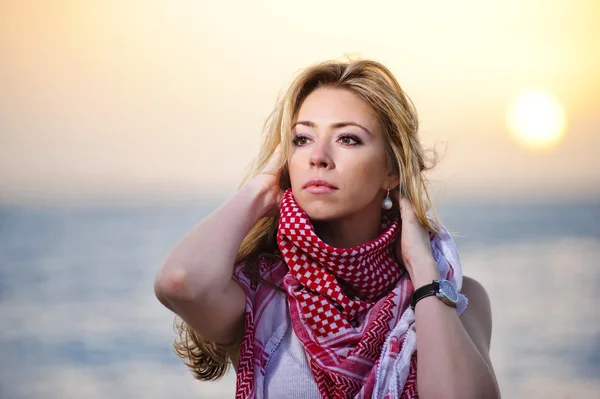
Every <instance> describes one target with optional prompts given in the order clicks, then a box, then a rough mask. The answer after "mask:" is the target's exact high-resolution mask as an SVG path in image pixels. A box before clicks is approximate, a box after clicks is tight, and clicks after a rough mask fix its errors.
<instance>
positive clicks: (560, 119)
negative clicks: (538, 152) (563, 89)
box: [506, 90, 566, 149]
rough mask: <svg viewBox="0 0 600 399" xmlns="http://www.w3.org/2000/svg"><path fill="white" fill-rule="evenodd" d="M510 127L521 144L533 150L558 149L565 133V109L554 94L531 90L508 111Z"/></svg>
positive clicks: (511, 132)
mask: <svg viewBox="0 0 600 399" xmlns="http://www.w3.org/2000/svg"><path fill="white" fill-rule="evenodd" d="M506 126H507V128H508V131H509V132H510V134H511V135H512V137H513V138H515V139H516V140H517V142H518V143H519V144H521V145H523V146H525V147H528V148H533V149H547V148H551V147H554V146H556V145H557V144H558V143H559V142H560V140H561V138H562V137H563V135H564V132H565V126H566V117H565V112H564V111H563V108H562V107H561V105H560V103H559V102H558V100H557V99H556V97H555V96H554V95H552V94H550V93H547V92H544V91H540V90H527V91H524V92H522V93H520V94H519V95H518V96H517V97H516V98H515V99H514V100H513V101H512V102H511V103H510V105H509V107H508V110H507V112H506Z"/></svg>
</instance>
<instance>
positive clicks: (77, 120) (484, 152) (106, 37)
mask: <svg viewBox="0 0 600 399" xmlns="http://www.w3.org/2000/svg"><path fill="white" fill-rule="evenodd" d="M345 54H352V55H360V56H362V57H368V58H373V59H376V60H378V61H381V62H383V63H384V64H385V65H386V66H388V67H389V68H390V69H391V70H392V71H393V72H394V74H395V75H396V77H397V79H398V80H399V82H400V84H401V85H402V86H403V87H404V89H405V90H406V91H407V93H408V94H409V96H410V97H411V98H412V99H413V101H414V102H415V104H416V106H417V109H418V111H419V113H420V120H421V136H422V140H423V142H424V143H425V144H426V145H427V146H431V145H434V144H435V145H436V148H438V149H440V150H441V151H443V153H444V156H443V157H442V161H441V163H440V165H439V168H438V170H437V171H436V172H435V173H434V174H433V175H432V177H431V179H432V180H433V181H434V182H435V186H434V187H435V192H436V193H437V194H436V195H438V196H439V198H442V199H453V198H457V199H473V198H475V199H484V200H488V199H489V200H506V201H521V200H531V199H535V200H539V199H544V200H563V199H567V200H570V199H577V200H579V199H584V200H589V199H592V200H597V199H598V198H600V158H599V157H598V155H597V154H598V149H599V148H600V72H599V71H600V2H598V1H595V0H553V1H541V0H538V1H534V0H506V1H503V2H493V1H481V0H478V1H475V0H468V1H454V2H448V1H441V0H437V1H421V2H415V1H410V2H408V1H372V2H368V3H367V2H365V1H360V2H358V1H349V0H346V1H323V0H320V1H313V0H308V1H303V2H297V1H294V2H292V1H275V0H269V1H253V2H242V1H235V2H231V1H221V2H208V1H192V0H187V1H183V0H181V1H166V0H164V1H159V0H152V1H151V0H147V1H143V0H135V1H134V0H129V1H123V0H120V1H115V0H103V1H100V0H87V1H78V0H70V1H67V0H65V1H60V0H48V1H43V0H39V1H25V0H4V1H1V2H0V202H2V203H21V204H23V203H33V202H50V203H68V202H72V201H92V202H93V201H101V202H102V201H112V200H116V199H121V200H125V199H128V198H129V199H146V200H148V199H156V200H159V199H174V200H178V199H186V198H196V197H206V196H223V195H229V194H231V193H232V192H233V190H235V188H236V187H237V185H238V182H239V180H240V179H241V177H242V175H243V172H244V168H245V167H247V165H248V164H249V163H250V162H251V160H252V158H253V157H254V155H255V154H256V153H257V151H258V144H259V137H260V131H261V128H262V124H263V121H264V119H265V118H266V116H267V115H268V114H269V112H270V111H271V109H272V107H273V105H274V103H275V100H276V97H277V95H278V93H279V92H280V91H281V90H283V89H284V88H285V87H286V86H287V84H289V83H290V82H291V80H292V78H293V77H294V76H295V74H296V73H297V72H298V71H299V70H300V69H302V68H304V67H306V66H309V65H311V64H313V63H315V62H318V61H323V60H327V59H331V58H340V57H342V56H344V55H345ZM529 89H536V90H543V91H545V92H548V93H550V94H551V95H553V96H554V97H555V98H556V99H557V100H558V102H559V103H560V105H561V106H562V108H563V110H564V113H565V117H566V130H565V134H564V136H563V137H562V139H561V140H560V141H559V142H558V144H556V145H554V146H551V147H550V148H545V149H532V148H528V147H525V146H523V145H521V144H519V142H518V141H517V140H515V139H514V138H513V137H512V136H511V135H510V134H509V132H508V129H507V126H506V114H507V109H508V108H509V104H510V103H511V101H513V99H515V97H516V96H518V95H519V93H521V92H523V91H525V90H529Z"/></svg>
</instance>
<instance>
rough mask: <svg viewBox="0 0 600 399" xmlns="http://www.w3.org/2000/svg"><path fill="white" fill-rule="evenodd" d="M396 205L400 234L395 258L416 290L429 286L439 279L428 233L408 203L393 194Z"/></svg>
mask: <svg viewBox="0 0 600 399" xmlns="http://www.w3.org/2000/svg"><path fill="white" fill-rule="evenodd" d="M395 196H396V200H397V203H399V205H400V206H399V207H400V217H401V230H400V231H401V232H400V238H399V239H398V241H397V243H396V257H397V258H398V260H400V261H401V262H402V263H403V265H404V267H405V268H406V270H407V271H408V275H409V276H410V279H411V280H412V282H413V286H414V287H415V288H418V287H420V286H422V285H425V284H429V283H431V282H432V281H433V280H435V279H439V278H440V272H439V269H438V266H437V263H436V262H435V259H434V258H433V252H432V250H431V241H430V238H429V232H428V231H427V229H426V228H425V227H423V225H422V224H421V222H419V219H418V218H417V215H416V213H415V208H414V207H413V205H412V204H411V203H410V201H409V200H408V199H406V198H404V197H402V198H400V199H399V201H398V198H399V193H397V192H396V193H395Z"/></svg>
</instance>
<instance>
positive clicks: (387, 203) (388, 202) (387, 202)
mask: <svg viewBox="0 0 600 399" xmlns="http://www.w3.org/2000/svg"><path fill="white" fill-rule="evenodd" d="M393 205H394V203H393V202H392V199H391V198H390V189H389V187H388V190H387V197H385V199H384V200H383V201H382V202H381V207H382V208H383V209H385V210H386V211H389V210H390V209H392V206H393Z"/></svg>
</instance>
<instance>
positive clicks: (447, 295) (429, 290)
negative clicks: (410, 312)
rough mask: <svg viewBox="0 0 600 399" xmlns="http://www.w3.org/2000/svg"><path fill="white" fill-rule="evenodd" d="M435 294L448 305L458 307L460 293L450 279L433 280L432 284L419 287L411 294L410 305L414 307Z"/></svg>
mask: <svg viewBox="0 0 600 399" xmlns="http://www.w3.org/2000/svg"><path fill="white" fill-rule="evenodd" d="M431 295H435V296H436V297H438V298H439V299H440V300H441V301H442V302H444V303H445V304H446V305H448V306H452V307H454V308H455V307H456V303H457V302H458V293H457V292H456V288H454V286H453V285H452V283H451V282H450V281H448V280H433V282H432V283H431V284H427V285H424V286H422V287H419V288H417V289H416V290H415V292H413V293H412V295H411V296H410V306H411V307H412V308H413V309H414V308H415V306H416V304H417V302H419V301H420V300H421V299H423V298H426V297H428V296H431Z"/></svg>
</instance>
